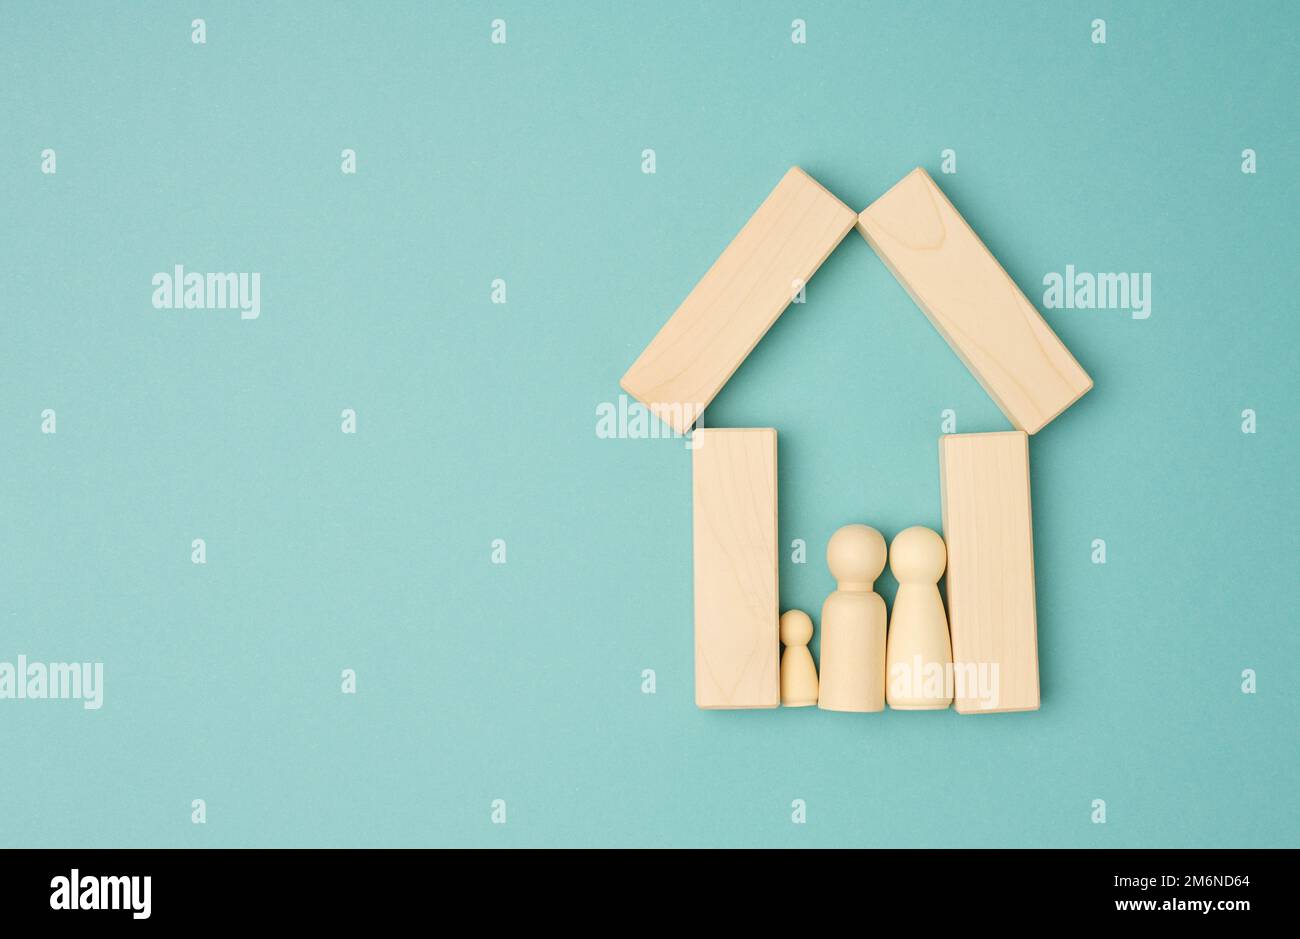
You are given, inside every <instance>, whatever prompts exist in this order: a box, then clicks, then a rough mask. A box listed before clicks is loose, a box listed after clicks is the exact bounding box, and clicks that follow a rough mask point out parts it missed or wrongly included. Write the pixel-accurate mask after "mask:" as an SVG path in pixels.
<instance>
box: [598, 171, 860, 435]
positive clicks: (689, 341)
mask: <svg viewBox="0 0 1300 939" xmlns="http://www.w3.org/2000/svg"><path fill="white" fill-rule="evenodd" d="M855 221H856V216H855V214H854V212H853V210H852V209H850V208H849V207H848V206H846V205H845V204H844V203H842V202H840V200H839V199H837V198H835V197H834V196H833V195H831V194H830V193H829V192H827V191H826V190H825V189H824V188H822V186H821V184H820V183H818V182H817V181H816V180H814V179H813V178H812V177H811V176H809V175H808V174H807V173H805V172H804V171H803V170H801V169H799V167H797V166H796V167H793V168H791V169H790V171H789V172H788V173H786V174H785V177H784V178H783V179H782V180H781V182H780V183H779V184H778V185H777V187H776V188H775V189H773V190H772V192H771V194H770V195H769V196H768V197H767V199H765V200H764V202H763V204H762V205H761V206H759V208H758V211H757V212H755V213H754V215H753V217H752V218H750V220H749V221H748V222H747V223H746V224H745V227H744V228H742V229H741V230H740V234H738V235H737V236H736V237H735V239H734V240H733V241H732V242H731V244H729V245H728V246H727V247H726V249H725V250H724V251H723V252H722V255H721V257H719V258H718V260H717V261H715V262H714V264H713V266H712V267H711V268H709V271H708V273H706V274H705V275H704V277H703V278H702V279H701V280H700V282H699V283H698V284H696V285H695V288H694V289H693V290H692V291H691V292H690V294H689V295H688V296H687V297H686V299H685V300H684V301H682V305H681V306H679V307H678V308H677V312H675V313H674V314H673V315H672V317H671V318H669V320H668V322H667V323H665V324H664V326H663V328H662V329H660V330H659V334H658V335H656V336H655V338H654V339H653V340H652V341H651V343H650V345H648V346H647V347H646V349H645V351H644V352H642V353H641V356H640V357H639V358H638V359H637V360H636V361H635V362H634V363H633V364H632V367H631V368H629V369H628V370H627V374H625V375H624V376H623V380H622V382H621V384H622V386H623V389H624V390H625V391H626V392H627V393H628V394H630V395H632V396H633V397H635V398H637V399H638V400H639V401H641V403H643V404H645V405H646V406H647V407H649V408H650V409H651V410H652V411H654V412H655V413H657V414H659V415H660V419H661V420H664V421H665V422H667V423H668V424H669V425H670V426H672V427H673V429H675V430H676V431H678V432H679V433H684V432H685V431H686V430H687V429H688V428H689V427H690V426H691V424H693V423H694V422H695V420H696V418H697V417H698V416H699V412H700V411H701V410H703V409H704V407H706V406H707V405H708V403H709V402H710V401H712V400H713V397H714V396H715V395H716V394H717V393H718V391H719V390H720V389H721V388H722V386H723V385H724V384H726V382H727V379H729V378H730V377H731V376H732V374H733V373H734V372H735V371H736V369H737V368H739V367H740V363H741V362H743V361H744V360H745V357H746V356H747V355H749V353H750V352H751V351H752V350H753V348H754V346H755V345H757V344H758V341H759V340H760V339H762V338H763V335H764V333H766V332H767V331H768V329H769V328H770V327H771V326H772V324H773V323H774V322H776V318H777V317H778V316H780V315H781V313H782V311H783V310H785V308H786V306H787V305H789V303H790V301H791V299H792V297H793V296H794V294H795V293H796V292H797V288H796V287H795V282H796V281H800V282H804V283H806V282H807V281H808V280H809V279H810V278H811V277H812V275H813V273H814V272H815V271H816V270H817V268H818V267H820V266H821V263H822V261H824V260H826V257H827V256H828V255H829V254H830V253H831V252H832V251H833V250H835V247H836V246H837V245H838V244H839V243H840V241H841V240H843V238H844V236H845V235H846V234H848V232H849V230H850V229H852V228H853V225H854V222H855Z"/></svg>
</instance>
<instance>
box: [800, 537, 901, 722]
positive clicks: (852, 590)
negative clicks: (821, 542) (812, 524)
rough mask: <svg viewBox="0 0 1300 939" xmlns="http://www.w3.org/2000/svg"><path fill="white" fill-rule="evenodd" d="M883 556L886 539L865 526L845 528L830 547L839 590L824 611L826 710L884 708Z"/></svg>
mask: <svg viewBox="0 0 1300 939" xmlns="http://www.w3.org/2000/svg"><path fill="white" fill-rule="evenodd" d="M885 554H886V550H885V539H884V538H883V537H881V534H880V532H878V531H876V530H875V529H874V528H870V527H868V526H866V525H845V526H844V527H843V528H841V529H839V530H838V531H836V532H835V534H833V535H831V540H830V542H829V543H828V544H827V545H826V564H827V566H828V567H830V569H831V576H832V577H834V578H835V580H836V582H837V583H838V585H839V586H838V589H837V590H836V591H835V592H834V593H832V594H831V595H830V596H829V597H827V598H826V603H825V604H823V606H822V674H821V687H820V689H819V693H818V699H817V706H818V707H819V708H822V709H823V710H826V711H882V710H884V708H885V601H884V600H882V599H881V598H880V595H879V594H878V593H876V592H875V583H876V578H877V577H879V576H880V572H881V571H883V570H884V569H885Z"/></svg>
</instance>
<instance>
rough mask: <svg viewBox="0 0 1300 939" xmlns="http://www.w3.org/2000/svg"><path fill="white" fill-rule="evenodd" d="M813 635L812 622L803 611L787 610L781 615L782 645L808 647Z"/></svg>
mask: <svg viewBox="0 0 1300 939" xmlns="http://www.w3.org/2000/svg"><path fill="white" fill-rule="evenodd" d="M769 622H771V621H770V620H769ZM812 634H813V624H812V620H811V619H810V618H809V617H808V614H807V613H805V612H804V611H803V610H786V611H785V612H784V613H782V614H781V644H782V645H787V646H806V645H807V644H808V640H810V639H811V638H812ZM769 635H770V634H769Z"/></svg>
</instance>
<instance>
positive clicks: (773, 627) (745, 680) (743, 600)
mask: <svg viewBox="0 0 1300 939" xmlns="http://www.w3.org/2000/svg"><path fill="white" fill-rule="evenodd" d="M693 442H694V443H695V449H694V451H693V456H692V477H693V480H692V488H693V490H694V499H695V513H694V515H695V518H694V527H695V704H696V706H698V707H701V708H774V707H776V706H777V705H778V704H780V703H781V677H780V648H779V639H778V635H779V634H778V626H777V623H778V619H777V602H778V591H777V558H776V431H775V430H772V429H771V428H753V429H743V430H730V429H718V428H713V429H709V430H704V429H699V430H696V431H695V435H694V438H693Z"/></svg>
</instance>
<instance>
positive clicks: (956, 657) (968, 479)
mask: <svg viewBox="0 0 1300 939" xmlns="http://www.w3.org/2000/svg"><path fill="white" fill-rule="evenodd" d="M939 485H940V489H941V490H942V494H943V495H942V499H943V534H944V538H945V540H946V541H947V542H948V626H949V629H950V631H951V633H952V658H953V671H954V676H955V678H956V680H957V687H956V698H955V705H954V706H955V707H956V709H957V710H958V711H959V712H961V713H962V714H989V713H996V712H999V711H1032V710H1036V709H1037V708H1038V626H1037V618H1036V616H1035V613H1034V535H1033V526H1032V523H1031V520H1030V508H1029V437H1028V436H1027V435H1026V434H1024V433H1023V432H1021V431H1009V432H1007V433H1000V434H950V435H948V436H944V437H940V438H939ZM994 664H996V665H997V674H996V680H994V678H993V672H992V666H993V665H994ZM963 676H965V679H964V681H963ZM972 686H974V687H972ZM994 688H996V691H997V699H996V701H994V700H992V697H993V695H992V691H993V689H994Z"/></svg>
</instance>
